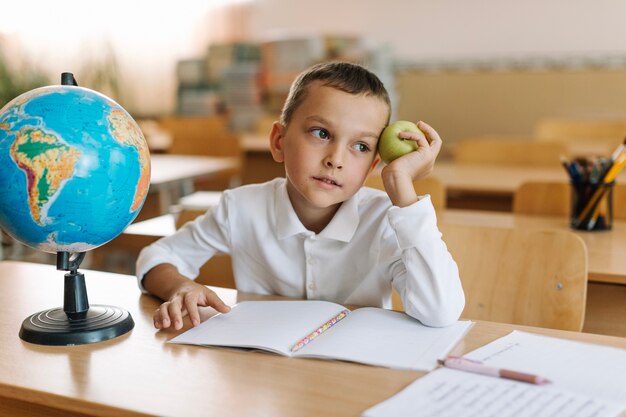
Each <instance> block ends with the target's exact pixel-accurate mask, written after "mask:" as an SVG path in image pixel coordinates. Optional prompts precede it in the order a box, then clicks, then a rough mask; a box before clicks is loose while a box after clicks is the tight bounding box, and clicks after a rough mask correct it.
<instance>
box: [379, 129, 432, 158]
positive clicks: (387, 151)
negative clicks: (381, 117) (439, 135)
mask: <svg viewBox="0 0 626 417" xmlns="http://www.w3.org/2000/svg"><path fill="white" fill-rule="evenodd" d="M400 132H415V133H418V134H419V135H421V136H422V137H424V138H425V136H424V133H423V132H422V131H421V130H419V128H418V127H417V125H416V124H415V123H413V122H407V121H406V120H398V121H396V122H393V123H391V124H389V125H388V126H387V127H386V128H385V129H384V130H383V133H381V135H380V139H379V140H378V154H379V155H380V158H381V159H382V160H383V162H384V163H386V164H388V163H390V162H391V161H393V160H394V159H396V158H399V157H401V156H402V155H405V154H407V153H409V152H413V151H416V150H417V142H415V141H414V140H409V139H407V140H405V139H401V138H400V137H399V136H398V134H399V133H400Z"/></svg>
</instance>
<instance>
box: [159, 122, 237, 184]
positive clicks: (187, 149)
mask: <svg viewBox="0 0 626 417" xmlns="http://www.w3.org/2000/svg"><path fill="white" fill-rule="evenodd" d="M158 125H159V128H160V129H162V130H165V131H167V132H168V133H169V134H170V136H171V138H172V140H171V144H170V147H169V148H168V149H167V150H166V152H167V153H170V154H177V155H204V156H218V157H233V158H237V159H238V160H239V161H240V162H239V167H237V168H233V169H232V170H227V171H224V172H221V173H219V174H217V175H215V176H214V177H212V178H210V179H203V180H196V181H195V188H196V189H199V190H223V189H226V188H230V187H231V186H232V185H233V184H237V183H239V182H240V180H241V166H242V165H243V162H242V161H243V150H242V148H241V144H240V142H239V137H238V136H237V135H236V134H234V133H233V132H231V131H230V130H229V128H228V124H227V121H226V119H225V118H223V117H207V116H170V117H164V118H162V119H159V120H158Z"/></svg>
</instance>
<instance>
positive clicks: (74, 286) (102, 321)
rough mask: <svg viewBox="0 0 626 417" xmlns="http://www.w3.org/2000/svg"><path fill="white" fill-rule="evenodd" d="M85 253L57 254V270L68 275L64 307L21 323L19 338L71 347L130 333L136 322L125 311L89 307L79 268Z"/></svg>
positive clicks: (83, 280) (41, 343)
mask: <svg viewBox="0 0 626 417" xmlns="http://www.w3.org/2000/svg"><path fill="white" fill-rule="evenodd" d="M84 257H85V253H84V252H79V253H76V254H70V253H69V252H57V269H58V270H63V271H69V272H68V273H67V274H65V285H64V291H63V307H62V308H61V307H59V308H53V309H50V310H44V311H40V312H39V313H35V314H33V315H31V316H29V317H27V318H26V319H25V320H24V321H23V322H22V327H21V329H20V338H21V339H22V340H24V341H26V342H30V343H36V344H39V345H49V346H72V345H84V344H87V343H97V342H103V341H105V340H109V339H113V338H114V337H117V336H121V335H123V334H124V333H127V332H129V331H130V330H132V328H133V327H135V322H134V321H133V318H132V317H131V316H130V313H128V312H127V311H126V310H123V309H121V308H118V307H113V306H108V305H93V306H90V305H89V299H88V297H87V287H86V285H85V275H84V274H82V273H80V272H78V267H79V266H80V263H81V261H82V260H83V258H84Z"/></svg>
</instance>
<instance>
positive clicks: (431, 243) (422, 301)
mask: <svg viewBox="0 0 626 417" xmlns="http://www.w3.org/2000/svg"><path fill="white" fill-rule="evenodd" d="M388 219H389V222H390V224H391V227H392V229H393V230H394V231H395V235H396V239H397V243H398V246H399V248H400V250H401V261H399V262H396V263H395V264H394V266H393V268H392V282H393V286H394V288H395V289H396V291H397V292H398V293H399V294H400V296H401V298H402V303H403V304H404V308H405V311H406V313H407V314H408V315H410V316H412V317H414V318H416V319H418V320H419V321H421V322H422V323H423V324H425V325H427V326H434V327H439V326H446V325H449V324H452V323H454V322H455V321H457V320H458V319H459V317H460V315H461V312H462V311H463V308H464V307H465V295H464V293H463V287H462V285H461V280H460V277H459V269H458V267H457V265H456V262H455V261H454V259H452V255H451V254H450V252H448V248H447V246H446V244H445V242H444V241H443V240H442V235H441V232H440V231H439V229H438V228H437V216H436V214H435V209H434V207H433V205H432V202H431V200H430V196H426V197H423V198H421V199H420V200H419V201H417V202H416V203H414V204H412V205H410V206H408V207H402V208H401V207H391V208H390V209H389V212H388Z"/></svg>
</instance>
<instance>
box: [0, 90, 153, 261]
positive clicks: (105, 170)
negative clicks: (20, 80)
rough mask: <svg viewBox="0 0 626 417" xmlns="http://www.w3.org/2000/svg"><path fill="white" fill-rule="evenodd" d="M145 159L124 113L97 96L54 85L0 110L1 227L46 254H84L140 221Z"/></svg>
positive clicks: (134, 125)
mask: <svg viewBox="0 0 626 417" xmlns="http://www.w3.org/2000/svg"><path fill="white" fill-rule="evenodd" d="M149 185H150V154H149V151H148V146H147V143H146V141H145V139H144V136H143V134H142V132H141V129H140V128H139V126H138V125H137V123H136V122H135V120H134V119H133V118H132V117H131V116H130V115H129V114H128V112H127V111H126V110H125V109H124V108H122V107H121V106H120V105H119V104H117V103H116V102H115V101H113V100H112V99H110V98H108V97H106V96H105V95H103V94H100V93H98V92H96V91H93V90H90V89H87V88H83V87H78V86H73V85H58V86H48V87H42V88H37V89H34V90H31V91H29V92H26V93H24V94H22V95H20V96H18V97H16V98H15V99H13V100H12V101H10V102H9V103H7V104H6V105H5V106H4V107H3V108H2V109H1V110H0V227H1V228H2V229H3V230H4V231H5V232H6V233H8V234H9V235H10V236H11V237H13V238H14V239H16V240H18V241H20V242H22V243H24V244H26V245H28V246H30V247H32V248H34V249H37V250H40V251H44V252H50V253H55V252H85V251H88V250H91V249H94V248H96V247H98V246H101V245H103V244H105V243H107V242H108V241H110V240H112V239H113V238H115V237H116V236H117V235H119V234H120V233H121V232H122V231H123V230H124V229H125V228H126V227H127V226H128V225H129V224H130V223H132V221H133V220H134V219H135V218H136V217H137V214H139V211H140V210H141V207H142V206H143V203H144V201H145V198H146V195H147V193H148V188H149Z"/></svg>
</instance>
